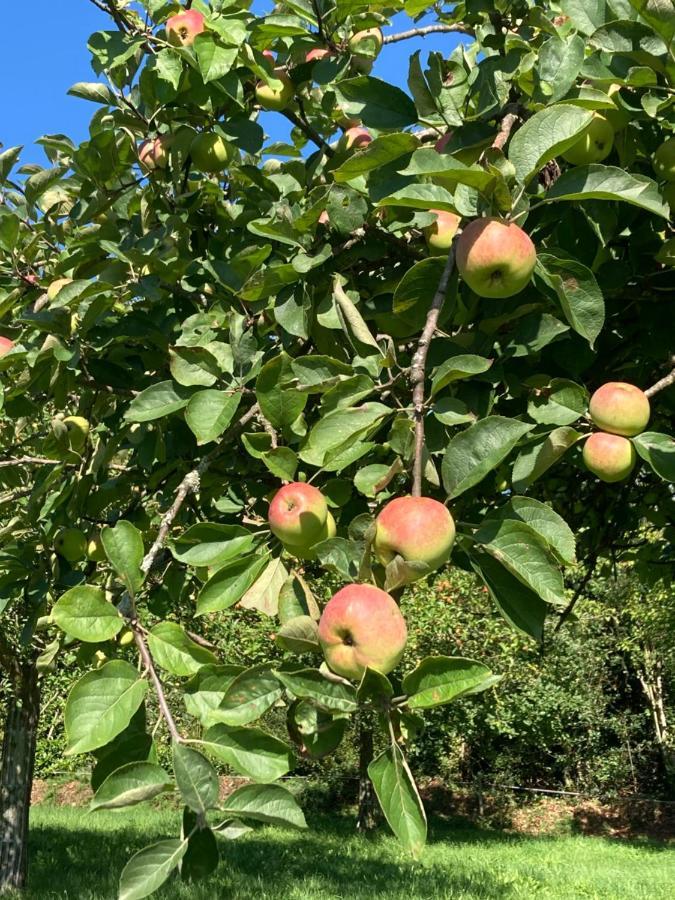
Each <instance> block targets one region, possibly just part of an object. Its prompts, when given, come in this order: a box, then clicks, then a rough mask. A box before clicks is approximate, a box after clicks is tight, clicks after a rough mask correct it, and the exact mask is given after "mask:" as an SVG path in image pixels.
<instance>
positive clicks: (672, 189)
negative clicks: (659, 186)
mask: <svg viewBox="0 0 675 900" xmlns="http://www.w3.org/2000/svg"><path fill="white" fill-rule="evenodd" d="M663 199H664V200H665V201H666V203H667V204H668V206H669V207H670V218H671V219H672V218H673V217H674V216H675V182H670V183H669V184H667V185H666V186H665V187H664V189H663Z"/></svg>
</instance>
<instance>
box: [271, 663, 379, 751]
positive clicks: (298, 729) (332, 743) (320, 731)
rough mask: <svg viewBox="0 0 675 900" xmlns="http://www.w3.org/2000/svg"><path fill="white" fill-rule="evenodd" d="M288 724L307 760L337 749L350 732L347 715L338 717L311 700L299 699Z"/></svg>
mask: <svg viewBox="0 0 675 900" xmlns="http://www.w3.org/2000/svg"><path fill="white" fill-rule="evenodd" d="M382 677H384V676H382ZM286 723H287V725H288V732H289V734H290V736H291V739H292V740H293V741H294V742H295V743H296V744H297V745H298V747H299V748H300V751H301V752H302V755H303V757H307V756H308V757H309V758H310V759H322V758H323V757H324V756H327V755H328V754H329V753H332V752H333V751H334V750H336V749H337V747H339V745H340V742H341V741H342V738H343V737H344V734H345V731H346V729H347V717H346V716H344V715H338V716H336V717H334V716H333V714H332V713H329V712H326V711H325V710H323V709H320V708H319V707H318V706H316V704H314V703H312V702H311V701H310V700H295V701H294V702H293V703H292V704H291V707H290V709H289V710H288V715H287V717H286Z"/></svg>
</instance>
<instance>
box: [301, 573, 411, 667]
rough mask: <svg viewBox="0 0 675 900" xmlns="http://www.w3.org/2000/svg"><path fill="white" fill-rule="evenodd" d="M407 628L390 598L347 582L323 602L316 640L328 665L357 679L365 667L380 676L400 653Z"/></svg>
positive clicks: (368, 588) (373, 589)
mask: <svg viewBox="0 0 675 900" xmlns="http://www.w3.org/2000/svg"><path fill="white" fill-rule="evenodd" d="M407 639H408V629H407V628H406V624H405V619H404V618H403V616H402V614H401V610H400V609H399V608H398V606H397V605H396V602H395V601H394V599H393V597H390V596H389V594H387V593H385V592H384V591H382V590H380V588H377V587H373V585H371V584H348V585H347V586H346V587H343V588H342V590H339V591H338V592H337V594H335V595H334V596H333V597H332V598H331V599H330V600H329V601H328V603H327V604H326V607H325V609H324V611H323V613H322V615H321V619H320V621H319V642H320V644H321V649H322V650H323V655H324V657H325V659H326V662H327V663H328V665H329V666H330V668H331V669H332V670H333V672H335V673H336V674H337V675H342V676H343V677H344V678H352V679H359V678H361V676H362V675H363V673H364V672H365V670H366V667H369V668H371V669H376V670H377V671H378V672H381V673H382V674H383V675H386V674H387V673H388V672H391V670H392V669H393V668H395V667H396V665H397V664H398V662H399V660H400V659H401V657H402V656H403V651H404V650H405V645H406V641H407Z"/></svg>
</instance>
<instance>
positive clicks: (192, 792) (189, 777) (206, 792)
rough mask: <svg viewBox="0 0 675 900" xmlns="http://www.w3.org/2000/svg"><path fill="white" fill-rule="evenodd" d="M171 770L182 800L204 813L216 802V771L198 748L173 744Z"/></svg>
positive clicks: (195, 810)
mask: <svg viewBox="0 0 675 900" xmlns="http://www.w3.org/2000/svg"><path fill="white" fill-rule="evenodd" d="M173 771H174V774H175V776H176V784H177V785H178V789H179V790H180V793H181V796H182V798H183V802H184V803H185V805H186V806H189V807H190V809H191V810H193V811H194V812H196V813H201V814H204V813H205V812H206V811H207V809H211V807H213V806H215V805H216V803H217V802H218V788H219V784H218V773H217V772H216V770H215V769H214V768H213V766H212V765H211V763H210V762H209V761H208V759H206V757H205V756H203V755H202V754H201V753H200V752H199V751H198V750H194V749H193V748H192V747H188V746H187V745H186V744H176V743H174V745H173Z"/></svg>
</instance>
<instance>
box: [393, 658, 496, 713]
mask: <svg viewBox="0 0 675 900" xmlns="http://www.w3.org/2000/svg"><path fill="white" fill-rule="evenodd" d="M490 675H492V673H491V672H490V670H489V669H488V668H487V666H484V665H482V664H481V663H479V662H476V661H475V660H474V659H464V658H463V657H461V656H428V657H427V658H426V659H423V660H422V662H421V663H420V664H419V665H418V666H417V668H416V669H414V670H413V671H412V672H409V673H408V674H407V675H406V676H405V678H404V679H403V690H404V691H405V692H406V694H408V699H407V701H406V704H407V706H409V707H410V709H431V708H433V707H434V706H442V705H443V704H444V703H449V702H450V701H451V700H454V699H455V697H460V696H461V695H462V694H465V693H467V692H468V691H474V690H475V689H476V688H477V687H479V685H481V684H482V683H483V682H485V681H486V680H487V679H488V678H489V677H490Z"/></svg>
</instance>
